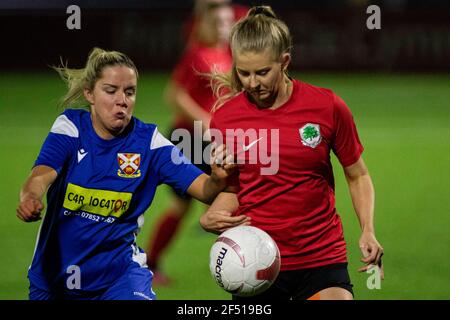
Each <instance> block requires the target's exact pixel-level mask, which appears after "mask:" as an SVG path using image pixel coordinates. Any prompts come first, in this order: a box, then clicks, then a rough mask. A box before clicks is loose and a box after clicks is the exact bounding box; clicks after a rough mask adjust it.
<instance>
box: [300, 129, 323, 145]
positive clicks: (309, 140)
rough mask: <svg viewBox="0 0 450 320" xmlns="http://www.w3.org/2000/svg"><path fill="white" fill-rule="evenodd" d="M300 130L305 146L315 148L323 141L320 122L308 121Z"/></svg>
mask: <svg viewBox="0 0 450 320" xmlns="http://www.w3.org/2000/svg"><path fill="white" fill-rule="evenodd" d="M299 132H300V138H301V140H302V144H303V145H304V146H307V147H311V148H315V147H317V145H318V144H319V143H320V142H321V141H322V136H321V135H320V126H319V125H318V124H314V123H307V124H305V125H304V126H303V127H301V128H300V129H299Z"/></svg>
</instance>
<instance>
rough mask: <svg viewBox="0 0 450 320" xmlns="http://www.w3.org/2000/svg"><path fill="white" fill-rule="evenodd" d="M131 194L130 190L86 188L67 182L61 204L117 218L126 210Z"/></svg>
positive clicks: (68, 207) (76, 209)
mask: <svg viewBox="0 0 450 320" xmlns="http://www.w3.org/2000/svg"><path fill="white" fill-rule="evenodd" d="M132 196H133V194H132V193H130V192H116V191H109V190H99V189H88V188H83V187H80V186H77V185H75V184H72V183H69V184H68V186H67V190H66V194H65V196H64V203H63V206H64V208H66V209H69V210H72V211H86V212H90V213H94V214H98V215H100V216H105V217H107V216H113V217H117V218H118V217H120V216H121V215H123V214H124V213H125V212H126V211H127V210H128V208H129V206H130V201H131V198H132Z"/></svg>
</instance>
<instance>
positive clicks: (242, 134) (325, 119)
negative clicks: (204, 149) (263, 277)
mask: <svg viewBox="0 0 450 320" xmlns="http://www.w3.org/2000/svg"><path fill="white" fill-rule="evenodd" d="M211 128H217V129H219V130H220V132H221V133H222V135H223V136H224V137H226V138H225V139H226V143H227V147H230V146H232V148H233V149H234V152H235V154H237V161H238V163H239V165H238V186H239V191H238V194H237V196H238V200H239V209H238V210H237V212H236V214H237V215H239V214H245V215H248V216H250V217H251V218H252V225H254V226H256V227H259V228H261V229H263V230H265V231H266V232H268V233H269V234H270V235H271V236H272V237H273V239H274V240H275V241H276V242H277V244H278V247H279V249H280V252H281V257H282V258H281V270H294V269H303V268H312V267H318V266H322V265H327V264H332V263H341V262H346V261H347V258H346V245H345V241H344V235H343V229H342V224H341V219H340V217H339V215H338V213H337V212H336V208H335V195H334V177H333V169H332V166H331V161H330V150H333V152H334V153H335V154H336V156H337V157H338V159H339V161H340V163H341V164H342V165H343V166H344V167H346V166H349V165H351V164H354V163H355V162H356V161H357V160H358V159H359V158H360V156H361V153H362V151H363V146H362V145H361V142H360V140H359V137H358V133H357V130H356V126H355V123H354V121H353V116H352V114H351V112H350V110H349V109H348V107H347V106H346V104H345V102H344V101H343V100H342V99H341V98H339V97H338V96H337V95H336V94H334V93H333V92H332V91H331V90H328V89H323V88H319V87H316V86H313V85H310V84H307V83H304V82H301V81H297V80H293V91H292V95H291V97H290V99H289V100H288V101H287V102H286V103H285V104H283V105H282V106H280V107H279V108H277V109H275V110H270V109H268V110H267V109H266V110H263V109H258V108H257V106H256V105H255V104H253V103H251V102H250V101H249V99H248V98H247V95H246V94H245V93H240V94H239V95H238V96H236V97H234V98H233V99H231V100H229V101H227V102H226V103H225V104H224V105H223V106H222V107H221V108H220V109H219V110H217V111H216V112H215V113H214V114H213V119H212V121H211ZM227 131H228V136H227Z"/></svg>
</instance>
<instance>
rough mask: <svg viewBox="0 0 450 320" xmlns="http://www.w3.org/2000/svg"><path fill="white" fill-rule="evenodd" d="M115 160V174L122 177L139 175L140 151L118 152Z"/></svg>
mask: <svg viewBox="0 0 450 320" xmlns="http://www.w3.org/2000/svg"><path fill="white" fill-rule="evenodd" d="M117 162H118V163H119V170H117V175H118V176H119V177H122V178H138V177H140V176H141V170H139V166H140V165H141V154H140V153H118V154H117Z"/></svg>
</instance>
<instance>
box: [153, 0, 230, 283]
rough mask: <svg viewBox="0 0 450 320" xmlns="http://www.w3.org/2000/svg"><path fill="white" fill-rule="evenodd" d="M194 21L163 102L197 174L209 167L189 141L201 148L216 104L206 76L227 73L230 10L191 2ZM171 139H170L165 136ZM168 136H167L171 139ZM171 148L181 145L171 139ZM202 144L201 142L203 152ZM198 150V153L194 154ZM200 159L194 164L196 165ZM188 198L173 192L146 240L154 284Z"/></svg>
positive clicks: (210, 1)
mask: <svg viewBox="0 0 450 320" xmlns="http://www.w3.org/2000/svg"><path fill="white" fill-rule="evenodd" d="M194 12H195V18H194V19H193V20H191V21H192V22H191V24H188V33H189V36H188V37H189V40H188V44H187V46H186V50H185V52H184V54H183V55H182V57H181V59H180V61H179V62H178V64H177V65H176V67H175V70H174V71H173V74H172V79H171V81H170V83H169V85H168V88H167V89H166V94H165V96H166V100H167V101H168V103H169V104H170V105H172V106H174V107H175V120H174V123H173V129H172V132H173V131H174V130H177V129H178V130H180V129H184V130H187V131H189V133H190V136H191V143H189V144H190V150H189V152H186V151H187V150H182V151H183V152H184V155H185V156H186V157H188V158H190V160H191V161H192V162H193V163H194V164H195V165H197V166H198V168H200V169H201V170H202V171H203V172H205V173H209V172H210V167H209V164H206V163H204V162H203V158H202V156H201V154H198V155H197V158H196V159H197V161H194V160H195V159H193V158H194V145H193V139H196V141H198V142H199V144H200V145H201V144H202V136H203V132H202V131H204V130H206V129H208V128H209V121H210V118H211V113H210V111H211V107H212V106H213V104H214V103H215V101H216V98H215V96H214V94H213V92H212V88H211V85H210V79H209V77H208V74H210V73H211V72H212V70H218V71H221V72H227V71H229V70H230V69H231V64H232V62H231V53H230V48H229V45H228V36H229V33H230V30H231V27H232V25H233V23H234V22H235V16H234V10H233V8H232V6H231V3H230V1H228V0H201V1H197V2H196V6H195V11H194ZM195 120H199V121H201V124H202V128H199V129H200V130H197V131H196V133H197V135H194V121H195ZM171 136H172V135H171ZM172 137H173V136H172ZM172 142H173V143H174V144H178V143H182V142H183V141H182V140H181V141H178V140H176V139H175V138H174V139H173V140H172ZM207 144H208V143H207V142H205V143H203V148H202V149H204V148H205V147H206V145H207ZM198 151H201V152H203V150H198ZM198 160H199V161H201V162H200V163H199V162H198ZM191 200H192V199H191V197H190V196H180V195H179V194H178V193H176V192H175V193H174V195H173V197H172V199H171V200H169V201H170V205H169V207H168V208H167V209H166V210H165V211H164V212H163V215H162V216H161V218H160V219H159V220H158V221H157V224H156V226H155V230H154V232H152V233H151V236H150V238H149V240H148V245H147V251H146V252H147V263H148V265H149V268H150V269H151V270H154V274H155V277H154V283H155V284H156V285H158V284H159V285H168V284H169V283H170V279H169V278H168V277H167V276H166V275H165V274H164V273H163V272H161V270H160V260H161V255H162V253H163V251H164V250H165V249H166V248H167V246H168V245H169V244H170V242H171V240H172V239H173V238H174V236H175V235H176V231H177V229H178V227H179V225H180V223H181V221H182V219H183V218H184V217H185V216H186V214H187V213H188V212H189V209H190V207H191V204H192V201H191Z"/></svg>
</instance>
